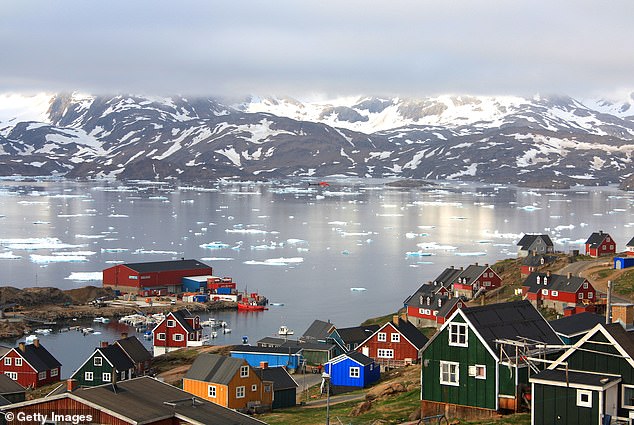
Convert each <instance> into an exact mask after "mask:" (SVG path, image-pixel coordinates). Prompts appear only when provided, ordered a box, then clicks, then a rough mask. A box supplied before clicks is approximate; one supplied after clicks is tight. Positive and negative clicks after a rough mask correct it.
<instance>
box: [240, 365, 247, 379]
mask: <svg viewBox="0 0 634 425" xmlns="http://www.w3.org/2000/svg"><path fill="white" fill-rule="evenodd" d="M248 376H249V366H240V378H247V377H248Z"/></svg>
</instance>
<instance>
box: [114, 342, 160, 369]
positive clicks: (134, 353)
mask: <svg viewBox="0 0 634 425" xmlns="http://www.w3.org/2000/svg"><path fill="white" fill-rule="evenodd" d="M115 344H117V345H118V346H119V347H121V349H122V350H123V351H124V352H125V353H126V354H127V355H128V357H130V359H131V360H132V361H133V362H134V363H143V362H145V361H147V360H151V359H152V353H150V352H149V351H148V350H147V349H146V348H145V347H144V346H143V343H142V342H141V341H139V339H138V338H137V337H136V336H129V337H127V338H123V339H120V340H117V341H115Z"/></svg>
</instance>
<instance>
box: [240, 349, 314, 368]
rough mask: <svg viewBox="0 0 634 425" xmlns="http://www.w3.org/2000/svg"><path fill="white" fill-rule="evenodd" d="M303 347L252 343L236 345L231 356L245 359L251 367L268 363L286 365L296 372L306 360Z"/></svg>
mask: <svg viewBox="0 0 634 425" xmlns="http://www.w3.org/2000/svg"><path fill="white" fill-rule="evenodd" d="M302 352H303V350H302V348H301V347H299V346H298V347H254V346H251V345H236V346H234V347H233V349H232V350H231V357H233V358H238V359H244V360H246V361H247V363H249V365H251V367H258V366H259V365H260V364H261V363H266V364H268V365H269V367H278V366H284V367H285V368H286V369H287V370H288V371H289V372H291V373H294V372H295V371H296V370H298V369H299V368H300V366H301V365H302V362H303V360H304V358H303V355H302Z"/></svg>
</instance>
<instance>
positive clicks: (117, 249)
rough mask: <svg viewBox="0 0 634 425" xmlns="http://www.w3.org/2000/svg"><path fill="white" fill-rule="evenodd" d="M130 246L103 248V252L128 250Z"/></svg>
mask: <svg viewBox="0 0 634 425" xmlns="http://www.w3.org/2000/svg"><path fill="white" fill-rule="evenodd" d="M128 251H129V249H128V248H101V252H112V253H115V252H128Z"/></svg>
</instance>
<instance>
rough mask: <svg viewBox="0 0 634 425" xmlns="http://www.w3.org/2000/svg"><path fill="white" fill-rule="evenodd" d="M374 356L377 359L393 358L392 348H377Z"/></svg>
mask: <svg viewBox="0 0 634 425" xmlns="http://www.w3.org/2000/svg"><path fill="white" fill-rule="evenodd" d="M376 356H377V357H378V358H379V359H393V358H394V350H388V349H384V348H379V349H378V350H376Z"/></svg>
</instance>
